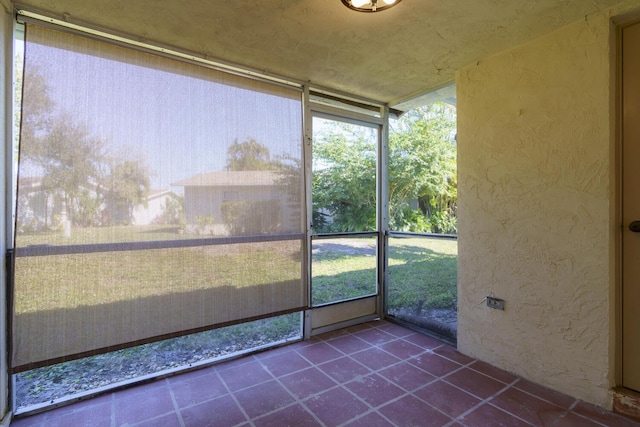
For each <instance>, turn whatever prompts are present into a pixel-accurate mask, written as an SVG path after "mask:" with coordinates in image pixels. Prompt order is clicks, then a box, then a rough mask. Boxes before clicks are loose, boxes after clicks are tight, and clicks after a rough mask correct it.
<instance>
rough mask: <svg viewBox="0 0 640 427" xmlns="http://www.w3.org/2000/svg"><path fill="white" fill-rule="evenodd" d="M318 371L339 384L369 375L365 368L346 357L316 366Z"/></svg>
mask: <svg viewBox="0 0 640 427" xmlns="http://www.w3.org/2000/svg"><path fill="white" fill-rule="evenodd" d="M318 369H320V370H321V371H322V372H324V373H325V374H327V375H329V376H330V377H331V378H333V379H334V380H335V381H337V382H338V383H340V384H342V383H346V382H349V381H351V380H353V379H354V378H356V377H358V376H364V375H367V374H368V373H369V370H368V369H367V368H365V367H364V366H362V365H361V364H359V363H358V362H356V361H355V360H352V359H350V358H349V357H347V356H344V357H341V358H340V359H336V360H332V361H331V362H327V363H323V364H322V365H318Z"/></svg>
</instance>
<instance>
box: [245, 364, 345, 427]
mask: <svg viewBox="0 0 640 427" xmlns="http://www.w3.org/2000/svg"><path fill="white" fill-rule="evenodd" d="M299 356H300V357H303V356H302V355H299ZM259 363H260V366H262V369H264V370H265V371H267V372H268V373H269V375H271V376H272V377H273V380H274V381H276V382H277V383H278V384H279V385H280V387H282V388H283V389H284V391H286V392H287V393H289V395H290V396H291V397H292V398H293V403H290V404H288V405H285V406H282V407H279V408H276V409H274V410H273V411H269V412H267V413H264V414H262V415H259V416H257V417H256V418H255V419H258V418H262V417H266V416H268V415H270V414H273V413H275V412H278V411H281V410H283V409H286V408H289V407H291V406H294V405H300V406H302V408H303V409H304V410H305V411H306V412H308V413H309V414H310V415H311V416H312V417H313V419H314V420H316V421H317V422H318V423H319V424H320V425H321V426H325V425H326V424H325V423H324V422H322V420H321V419H320V418H318V416H317V415H316V414H315V413H314V412H313V411H312V410H311V409H309V407H307V405H306V404H305V403H304V401H303V400H301V399H299V398H298V397H297V396H296V395H294V394H293V392H292V391H290V390H289V389H288V388H287V386H285V385H284V384H283V383H282V382H281V381H280V379H279V377H276V376H275V375H274V374H273V372H271V370H270V369H269V368H268V367H267V366H265V365H264V364H263V363H262V361H259ZM312 367H316V365H315V364H312ZM308 368H309V367H307V368H304V369H308ZM304 369H301V370H298V371H295V372H290V373H287V374H285V375H281V376H287V375H290V374H294V373H296V372H300V371H302V370H304ZM316 369H317V368H316ZM320 372H321V373H323V374H324V372H322V371H320ZM325 375H326V374H325ZM326 376H327V377H329V376H328V375H326ZM329 379H331V380H332V381H333V378H331V377H329ZM334 382H335V381H334ZM333 389H334V387H331V388H330V389H328V390H333ZM326 391H327V390H323V391H321V392H319V393H315V394H314V396H315V395H319V394H321V393H324V392H326ZM309 397H310V396H307V397H306V398H305V399H304V400H308V399H309ZM252 421H253V420H252Z"/></svg>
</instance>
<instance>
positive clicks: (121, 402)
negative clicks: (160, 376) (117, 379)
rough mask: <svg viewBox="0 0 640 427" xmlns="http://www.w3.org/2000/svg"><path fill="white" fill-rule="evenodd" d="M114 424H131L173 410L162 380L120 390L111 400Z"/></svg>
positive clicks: (167, 390)
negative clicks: (114, 418)
mask: <svg viewBox="0 0 640 427" xmlns="http://www.w3.org/2000/svg"><path fill="white" fill-rule="evenodd" d="M113 405H114V410H115V414H116V425H118V426H119V425H122V424H126V423H129V424H133V423H138V422H141V421H145V420H148V419H150V418H156V417H159V416H161V415H166V414H168V413H170V412H173V411H174V407H173V400H172V399H171V394H170V392H169V389H168V387H167V386H166V385H165V382H164V381H156V382H153V383H151V384H145V385H143V386H138V387H133V388H130V389H127V390H122V391H120V392H118V393H116V394H115V400H114V402H113Z"/></svg>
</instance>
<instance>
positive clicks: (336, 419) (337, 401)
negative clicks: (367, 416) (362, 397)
mask: <svg viewBox="0 0 640 427" xmlns="http://www.w3.org/2000/svg"><path fill="white" fill-rule="evenodd" d="M304 403H305V405H306V406H307V408H309V409H310V410H311V411H312V412H313V413H314V414H315V415H316V416H317V417H318V418H319V419H320V420H322V422H324V423H325V424H327V425H330V426H335V425H338V424H342V423H344V422H345V421H348V420H350V419H351V418H354V417H356V416H357V415H360V414H362V413H364V412H367V411H368V409H369V408H368V407H367V405H365V404H364V403H362V402H360V401H359V400H358V399H356V398H355V397H353V396H352V395H351V394H350V393H349V392H347V391H346V390H344V389H342V388H336V389H333V390H329V391H327V392H324V393H322V394H320V395H317V396H313V397H311V398H309V399H308V400H306V401H305V402H304Z"/></svg>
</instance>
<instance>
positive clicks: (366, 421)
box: [345, 412, 395, 427]
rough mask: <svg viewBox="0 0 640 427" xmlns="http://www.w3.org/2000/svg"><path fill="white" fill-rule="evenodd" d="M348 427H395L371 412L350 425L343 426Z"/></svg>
mask: <svg viewBox="0 0 640 427" xmlns="http://www.w3.org/2000/svg"><path fill="white" fill-rule="evenodd" d="M345 426H348V427H395V426H394V425H393V424H391V423H390V422H389V421H387V420H385V419H384V418H383V417H382V416H381V415H379V414H376V413H375V412H372V413H370V414H367V415H365V416H364V417H361V418H358V419H357V420H354V421H352V422H350V423H347V424H345Z"/></svg>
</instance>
